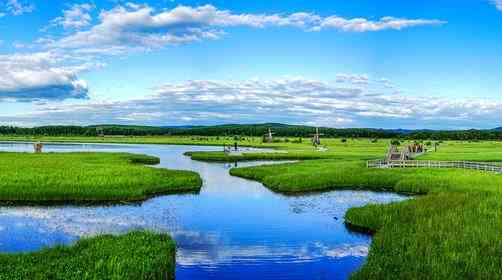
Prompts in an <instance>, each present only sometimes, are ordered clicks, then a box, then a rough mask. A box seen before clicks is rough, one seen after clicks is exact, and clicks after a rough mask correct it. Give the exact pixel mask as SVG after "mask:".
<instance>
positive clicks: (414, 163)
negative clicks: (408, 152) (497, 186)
mask: <svg viewBox="0 0 502 280" xmlns="http://www.w3.org/2000/svg"><path fill="white" fill-rule="evenodd" d="M367 166H368V168H461V169H472V170H482V171H489V172H497V173H502V165H496V164H493V163H484V162H472V161H435V160H391V161H389V160H370V161H368V162H367Z"/></svg>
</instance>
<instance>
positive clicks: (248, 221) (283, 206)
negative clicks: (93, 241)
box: [0, 143, 406, 280]
mask: <svg viewBox="0 0 502 280" xmlns="http://www.w3.org/2000/svg"><path fill="white" fill-rule="evenodd" d="M220 149H221V147H201V146H174V145H122V144H120V145H118V144H117V145H116V144H46V145H45V146H44V151H45V152H72V151H102V152H131V153H142V154H148V155H153V156H157V157H159V158H160V159H161V163H160V164H159V167H165V168H171V169H184V170H193V171H195V172H198V173H199V174H200V175H201V177H202V178H203V180H204V184H203V187H202V190H201V192H200V193H199V194H183V195H167V196H159V197H156V198H152V199H149V200H147V201H145V202H143V203H135V204H127V205H106V206H44V207H33V206H30V207H27V206H12V207H10V206H9V207H0V251H1V252H29V251H36V250H39V249H40V248H43V247H48V246H54V245H56V244H71V243H72V242H75V241H76V240H78V239H79V238H82V237H85V236H93V235H96V234H101V233H112V234H120V233H125V232H128V231H131V230H137V229H149V230H154V231H160V232H168V233H170V234H171V236H172V237H173V238H174V239H175V240H176V242H177V246H178V250H177V256H176V261H177V266H176V279H178V280H185V279H190V280H196V279H219V280H223V279H253V280H255V279H302V280H304V279H346V278H348V276H349V275H350V273H352V272H353V271H355V270H357V269H358V268H359V267H360V266H361V265H362V264H363V263H364V261H365V259H366V256H367V253H368V248H369V245H370V242H371V237H370V236H368V235H365V234H359V233H355V232H352V231H350V230H348V229H347V228H346V227H345V225H344V221H343V217H344V214H345V212H346V211H347V209H349V208H351V207H357V206H362V205H365V204H368V203H389V202H392V201H400V200H403V199H406V197H403V196H401V195H398V194H392V193H374V192H366V191H331V192H325V193H321V194H312V195H302V196H294V197H292V196H284V195H280V194H276V193H273V192H272V191H270V190H268V189H267V188H265V187H264V186H263V185H262V184H260V183H258V182H254V181H249V180H244V179H241V178H237V177H232V176H230V175H229V173H228V171H229V169H230V168H231V167H233V166H234V165H233V164H223V163H205V162H197V161H192V160H191V159H190V158H189V157H186V156H183V153H184V152H186V151H212V150H220ZM0 150H1V151H26V152H31V151H32V150H33V146H32V144H29V143H0ZM256 164H265V163H264V162H252V163H239V166H249V165H256Z"/></svg>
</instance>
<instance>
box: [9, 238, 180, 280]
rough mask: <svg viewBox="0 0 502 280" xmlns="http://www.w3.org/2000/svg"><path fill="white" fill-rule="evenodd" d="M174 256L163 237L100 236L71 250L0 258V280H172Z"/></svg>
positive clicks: (63, 248)
mask: <svg viewBox="0 0 502 280" xmlns="http://www.w3.org/2000/svg"><path fill="white" fill-rule="evenodd" d="M175 252H176V249H175V244H174V241H173V240H172V239H171V238H170V237H169V236H167V235H164V234H153V233H149V232H133V233H129V234H126V235H123V236H111V235H103V236H98V237H94V238H89V239H83V240H80V241H78V242H77V243H76V244H75V245H73V246H70V247H67V246H58V247H55V248H50V249H44V250H42V251H39V252H35V253H24V254H0V279H6V280H7V279H9V280H16V279H19V280H21V279H34V280H36V279H54V280H63V279H64V280H67V279H72V280H73V279H75V280H77V279H131V280H132V279H174V270H175V260H174V258H175Z"/></svg>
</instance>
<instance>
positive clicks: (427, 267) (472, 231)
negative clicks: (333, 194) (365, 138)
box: [230, 142, 502, 279]
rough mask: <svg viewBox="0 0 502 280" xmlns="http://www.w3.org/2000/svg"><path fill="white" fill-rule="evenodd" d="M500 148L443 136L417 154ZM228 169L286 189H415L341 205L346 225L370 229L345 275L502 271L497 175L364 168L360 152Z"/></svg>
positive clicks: (456, 154) (473, 154)
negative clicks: (360, 256)
mask: <svg viewBox="0 0 502 280" xmlns="http://www.w3.org/2000/svg"><path fill="white" fill-rule="evenodd" d="M501 152H502V143H498V142H444V143H441V145H440V146H439V149H438V151H437V152H430V153H428V154H426V155H424V156H422V157H420V158H419V159H438V160H470V161H471V160H472V161H500V160H502V156H500V155H501ZM383 156H384V154H383V153H382V155H381V157H383ZM230 172H231V174H232V175H235V176H240V177H243V178H248V179H253V180H257V181H260V182H263V184H264V185H265V186H267V187H268V188H270V189H272V190H273V191H276V192H280V193H285V194H298V193H305V192H312V191H327V190H335V189H361V190H372V191H393V192H399V193H406V194H414V195H415V197H414V198H413V199H410V200H407V201H404V202H399V203H391V204H388V205H367V206H364V207H361V208H353V209H350V210H349V211H348V212H347V214H346V217H345V221H346V223H347V225H348V226H349V227H351V228H352V229H354V230H358V231H364V232H370V233H373V234H374V239H373V242H372V245H371V248H370V251H369V257H368V260H367V262H366V264H365V265H364V266H363V267H362V268H361V269H360V270H359V271H358V272H356V273H355V274H353V275H352V279H497V278H498V277H499V275H501V274H502V255H501V252H502V238H500V236H501V234H502V231H501V229H502V175H499V174H493V173H487V172H481V171H473V170H459V169H440V170H438V169H411V168H410V169H368V168H366V166H365V162H364V161H362V160H339V159H335V160H334V159H325V160H311V161H302V162H298V163H286V164H280V165H273V166H258V167H248V168H235V169H232V170H231V171H230Z"/></svg>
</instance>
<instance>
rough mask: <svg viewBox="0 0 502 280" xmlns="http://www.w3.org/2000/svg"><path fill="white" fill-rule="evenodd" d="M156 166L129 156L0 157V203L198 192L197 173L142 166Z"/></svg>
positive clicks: (150, 159)
mask: <svg viewBox="0 0 502 280" xmlns="http://www.w3.org/2000/svg"><path fill="white" fill-rule="evenodd" d="M158 162H159V159H158V158H155V157H150V156H145V155H132V154H112V153H45V154H30V153H0V201H2V202H20V203H22V202H73V201H75V202H93V201H131V200H143V199H146V198H148V197H149V196H152V195H155V194H163V193H173V192H188V191H198V190H200V186H201V184H202V182H201V179H200V177H199V175H198V174H197V173H194V172H190V171H177V170H167V169H160V168H153V167H147V166H144V165H143V164H156V163H158Z"/></svg>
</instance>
